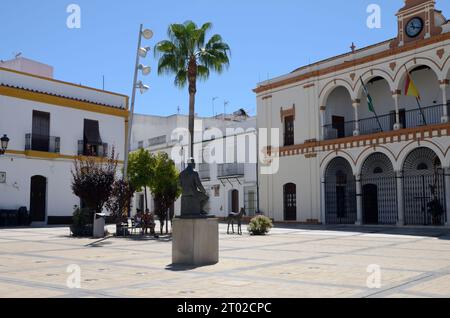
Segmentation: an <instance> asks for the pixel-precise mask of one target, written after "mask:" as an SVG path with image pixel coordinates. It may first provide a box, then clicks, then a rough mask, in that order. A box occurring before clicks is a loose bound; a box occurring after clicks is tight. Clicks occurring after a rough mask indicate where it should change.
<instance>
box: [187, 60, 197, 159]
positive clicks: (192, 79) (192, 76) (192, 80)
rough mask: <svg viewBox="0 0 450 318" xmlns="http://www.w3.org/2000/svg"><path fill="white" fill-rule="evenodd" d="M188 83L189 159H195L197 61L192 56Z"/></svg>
mask: <svg viewBox="0 0 450 318" xmlns="http://www.w3.org/2000/svg"><path fill="white" fill-rule="evenodd" d="M188 81H189V134H190V145H189V151H190V153H189V157H190V158H193V157H194V122H195V118H194V116H195V94H196V93H197V60H196V58H195V56H192V57H191V58H190V60H189V66H188Z"/></svg>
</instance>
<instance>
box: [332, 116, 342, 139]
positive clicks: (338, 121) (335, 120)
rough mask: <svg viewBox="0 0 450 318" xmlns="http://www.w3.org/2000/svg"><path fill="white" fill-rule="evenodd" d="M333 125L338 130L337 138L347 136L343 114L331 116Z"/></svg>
mask: <svg viewBox="0 0 450 318" xmlns="http://www.w3.org/2000/svg"><path fill="white" fill-rule="evenodd" d="M331 122H332V126H333V128H334V129H336V131H337V138H344V137H345V118H344V117H341V116H333V117H332V118H331Z"/></svg>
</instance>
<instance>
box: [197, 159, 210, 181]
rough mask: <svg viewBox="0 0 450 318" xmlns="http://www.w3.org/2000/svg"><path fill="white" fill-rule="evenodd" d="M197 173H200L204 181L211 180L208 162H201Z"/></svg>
mask: <svg viewBox="0 0 450 318" xmlns="http://www.w3.org/2000/svg"><path fill="white" fill-rule="evenodd" d="M198 174H199V175H200V179H201V180H204V181H208V180H211V168H210V165H209V164H208V163H201V164H200V165H199V166H198Z"/></svg>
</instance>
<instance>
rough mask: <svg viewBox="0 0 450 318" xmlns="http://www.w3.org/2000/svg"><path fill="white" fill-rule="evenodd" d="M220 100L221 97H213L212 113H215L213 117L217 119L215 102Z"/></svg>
mask: <svg viewBox="0 0 450 318" xmlns="http://www.w3.org/2000/svg"><path fill="white" fill-rule="evenodd" d="M218 99H219V97H213V98H212V111H213V117H216V110H215V107H214V106H215V105H214V102H215V101H216V100H218Z"/></svg>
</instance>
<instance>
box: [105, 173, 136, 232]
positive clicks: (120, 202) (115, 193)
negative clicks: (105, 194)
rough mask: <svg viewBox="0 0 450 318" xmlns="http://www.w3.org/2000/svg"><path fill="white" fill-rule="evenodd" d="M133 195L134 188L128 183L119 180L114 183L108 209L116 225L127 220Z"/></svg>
mask: <svg viewBox="0 0 450 318" xmlns="http://www.w3.org/2000/svg"><path fill="white" fill-rule="evenodd" d="M133 195H134V188H133V186H132V185H131V184H130V183H129V182H128V181H126V180H122V179H119V180H116V181H115V182H114V184H113V186H112V189H111V196H110V198H109V200H108V202H106V208H107V209H108V211H109V212H110V213H111V216H112V218H113V219H114V222H115V223H116V224H121V223H122V222H123V221H124V220H125V219H126V217H127V212H128V209H129V208H130V206H131V199H132V198H133Z"/></svg>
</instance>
